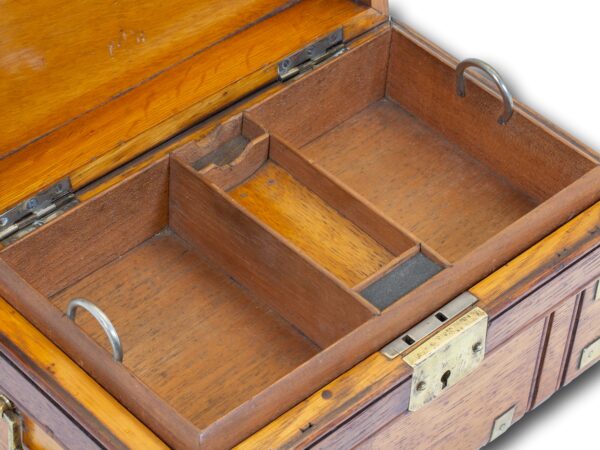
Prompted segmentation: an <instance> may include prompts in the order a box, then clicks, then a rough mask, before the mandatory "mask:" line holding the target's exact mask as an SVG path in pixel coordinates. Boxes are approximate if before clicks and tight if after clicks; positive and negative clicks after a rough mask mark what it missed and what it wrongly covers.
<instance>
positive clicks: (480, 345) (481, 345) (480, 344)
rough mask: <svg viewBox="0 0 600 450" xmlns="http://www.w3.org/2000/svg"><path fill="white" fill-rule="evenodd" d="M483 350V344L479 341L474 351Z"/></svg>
mask: <svg viewBox="0 0 600 450" xmlns="http://www.w3.org/2000/svg"><path fill="white" fill-rule="evenodd" d="M481 350H483V344H482V343H481V342H477V343H476V344H474V345H473V353H479V352H480V351H481Z"/></svg>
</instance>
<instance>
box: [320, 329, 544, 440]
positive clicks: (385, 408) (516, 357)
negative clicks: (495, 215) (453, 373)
mask: <svg viewBox="0 0 600 450" xmlns="http://www.w3.org/2000/svg"><path fill="white" fill-rule="evenodd" d="M544 330H545V319H544V320H539V321H537V322H536V323H534V324H533V325H532V326H531V327H528V328H527V329H525V330H524V331H522V332H521V333H519V334H518V335H516V336H515V337H513V338H512V339H510V340H508V341H507V342H506V343H505V344H503V345H502V346H501V347H499V348H497V349H495V350H494V351H493V352H492V353H490V354H489V355H486V358H485V360H484V362H483V363H482V365H481V366H480V367H479V368H478V369H477V370H476V371H475V372H473V373H472V374H471V375H469V376H467V377H466V378H464V379H463V380H461V381H460V382H459V383H458V384H456V385H454V386H452V387H451V388H449V389H448V391H447V392H445V393H444V394H443V395H442V396H440V397H439V398H438V399H436V400H434V401H433V402H432V403H430V404H429V405H427V406H426V407H424V408H422V409H420V410H418V411H416V412H408V411H406V408H405V407H404V408H403V407H402V406H401V404H402V403H405V402H406V401H407V399H406V396H407V395H408V391H409V390H408V389H405V386H404V385H402V386H400V387H399V388H397V389H396V391H397V393H396V394H395V393H394V392H392V393H390V394H388V395H387V396H385V397H383V398H382V399H381V400H379V401H378V402H377V403H375V404H373V405H372V406H371V407H369V408H367V409H366V410H364V411H363V412H362V413H360V414H358V415H357V416H355V417H354V418H353V419H352V420H351V421H349V422H348V423H346V424H345V425H344V426H342V427H340V428H339V429H338V430H337V431H335V432H334V433H332V434H330V435H328V436H327V437H326V438H325V439H323V440H322V441H320V442H319V443H318V444H317V445H316V447H317V448H323V449H325V448H348V447H351V446H352V447H354V446H358V447H359V448H366V449H371V448H372V449H379V448H410V449H431V448H435V449H446V448H447V449H456V448H479V447H481V446H482V445H484V444H486V443H487V442H489V441H490V439H491V436H492V429H493V428H494V422H495V421H496V419H498V418H499V417H501V416H503V414H505V413H509V415H512V420H511V421H510V422H511V423H512V422H514V421H516V420H517V419H519V418H520V417H522V416H523V415H524V414H525V413H526V412H527V410H528V408H529V404H530V398H531V393H532V386H533V384H534V379H535V377H536V372H537V361H538V354H539V351H540V349H541V346H542V345H543V341H544V340H543V336H544ZM409 382H410V381H409ZM409 382H407V383H404V384H408V383H409ZM390 403H395V404H396V406H400V407H399V408H398V409H402V410H403V412H400V413H398V416H397V417H396V418H394V419H392V420H391V421H387V423H385V420H384V423H378V420H380V419H382V418H384V417H389V415H388V414H387V413H388V412H389V411H391V410H393V409H394V408H395V405H393V404H390ZM509 425H510V423H508V424H507V425H505V427H504V428H503V429H502V431H505V430H506V429H507V428H508V426H509ZM498 428H499V426H498ZM369 434H370V437H368V436H369ZM365 437H366V439H365Z"/></svg>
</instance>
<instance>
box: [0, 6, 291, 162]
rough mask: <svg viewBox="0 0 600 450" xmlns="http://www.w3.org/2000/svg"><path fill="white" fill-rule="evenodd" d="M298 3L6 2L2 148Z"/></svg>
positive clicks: (2, 13)
mask: <svg viewBox="0 0 600 450" xmlns="http://www.w3.org/2000/svg"><path fill="white" fill-rule="evenodd" d="M293 3H295V2H293V1H289V0H253V1H250V2H249V1H243V0H234V1H232V2H227V3H223V2H218V1H208V2H207V1H204V2H199V3H198V2H190V1H188V0H178V1H174V2H167V3H157V2H154V1H148V0H147V1H142V2H140V1H127V0H126V1H122V2H119V3H118V4H115V3H113V2H109V1H99V2H98V1H96V2H78V3H76V4H72V3H69V2H65V1H60V0H59V1H35V2H28V3H27V4H22V3H20V2H8V3H4V4H3V5H2V8H1V9H0V29H1V30H2V34H1V35H2V36H3V39H2V41H3V43H4V45H3V46H2V48H1V50H0V67H1V68H2V70H1V71H0V74H1V76H0V90H1V91H2V92H3V93H4V95H6V98H4V101H3V102H2V104H1V106H0V108H1V109H0V118H1V119H0V126H2V129H4V130H5V131H6V133H5V134H3V136H2V138H1V140H0V148H1V149H2V150H1V151H0V157H1V156H3V155H4V154H6V153H7V152H9V151H10V150H13V149H14V148H16V147H19V146H21V145H25V144H26V143H27V142H28V141H29V140H31V139H33V138H36V137H38V136H39V135H41V134H43V133H46V132H48V131H49V130H52V129H53V128H55V127H57V126H59V125H60V124H62V123H64V122H65V121H67V120H69V119H71V118H73V117H76V116H78V115H80V114H82V113H83V112H85V111H88V110H90V109H92V108H94V107H97V106H98V105H99V104H101V103H103V102H106V101H108V100H110V99H111V98H112V97H113V96H116V95H119V94H120V93H122V91H124V90H126V89H129V88H131V87H132V86H135V85H136V84H138V83H140V82H142V81H144V80H146V79H148V78H149V77H151V76H152V75H154V74H156V73H158V72H161V71H163V70H165V69H168V68H169V67H170V66H172V65H173V64H176V63H178V62H180V61H181V60H182V59H184V58H186V57H189V56H190V55H193V54H195V53H197V52H199V51H202V50H203V49H206V48H207V47H209V46H212V45H214V44H215V43H217V42H219V41H221V40H223V39H225V38H226V37H228V36H229V35H231V34H233V33H236V32H239V31H240V29H242V28H245V27H248V26H250V25H252V24H253V23H256V22H258V21H260V20H263V19H264V18H266V17H267V16H269V15H272V14H275V13H277V12H279V10H281V9H283V8H287V7H289V6H291V5H292V4H293ZM34 11H35V13H32V12H34ZM92 24H93V26H91V25H92Z"/></svg>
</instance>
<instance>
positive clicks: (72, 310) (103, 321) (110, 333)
mask: <svg viewBox="0 0 600 450" xmlns="http://www.w3.org/2000/svg"><path fill="white" fill-rule="evenodd" d="M77 308H83V309H85V310H86V311H87V312H89V313H90V314H91V315H92V316H94V319H96V320H97V321H98V323H99V324H100V326H101V327H102V329H103V330H104V332H105V333H106V337H108V341H109V342H110V346H111V347H112V351H113V359H114V360H115V361H117V362H123V347H122V346H121V339H120V338H119V335H118V334H117V330H116V329H115V327H114V326H113V324H112V322H111V321H110V319H109V318H108V316H107V315H106V314H104V312H103V311H102V310H101V309H100V308H98V307H97V306H96V305H94V304H93V303H92V302H90V301H89V300H86V299H84V298H76V299H73V300H71V301H70V302H69V306H68V307H67V317H68V318H69V319H71V320H72V321H75V314H76V313H77Z"/></svg>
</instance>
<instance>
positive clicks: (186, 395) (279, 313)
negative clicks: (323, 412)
mask: <svg viewBox="0 0 600 450" xmlns="http://www.w3.org/2000/svg"><path fill="white" fill-rule="evenodd" d="M352 37H353V36H352V34H351V35H350V36H347V38H346V40H347V41H349V42H347V43H346V46H347V49H346V48H344V50H346V51H340V52H339V54H337V55H336V57H334V58H332V59H331V60H330V61H328V62H326V63H324V64H321V65H320V66H319V67H318V68H315V69H314V70H313V71H311V72H310V73H308V74H306V75H303V76H301V77H298V78H297V79H295V80H293V81H289V82H286V83H284V84H279V83H278V84H277V85H276V86H272V87H270V88H268V89H267V90H265V91H263V92H262V93H260V94H259V95H258V96H257V97H255V98H253V99H248V100H246V101H243V102H241V103H239V104H237V105H235V106H233V107H232V108H231V109H230V110H228V111H225V112H223V113H222V114H221V115H219V116H216V117H215V118H212V119H211V120H210V121H209V122H208V123H207V124H201V125H200V126H199V128H197V129H195V130H193V131H192V132H191V133H188V134H187V135H185V136H182V137H179V138H177V139H175V140H174V141H171V142H169V143H168V144H167V145H166V146H163V147H159V148H157V149H155V150H154V151H153V152H150V153H149V154H147V155H146V156H144V158H142V159H141V160H138V161H134V162H132V163H130V165H129V166H125V167H123V168H122V169H120V171H117V172H116V173H112V174H110V175H109V176H108V177H107V178H104V179H97V180H95V181H94V184H92V185H89V186H86V188H85V189H84V190H83V191H81V192H79V194H80V199H81V200H82V202H81V204H79V205H78V206H76V207H74V208H72V209H70V210H68V211H67V212H65V213H64V214H62V215H61V216H60V217H58V218H56V219H55V220H52V221H50V222H49V223H47V224H45V225H43V226H41V227H40V228H39V229H38V230H36V231H33V232H31V233H29V234H27V235H25V236H23V237H21V238H20V239H17V240H9V241H5V244H6V246H5V248H4V249H3V250H1V251H0V295H2V296H3V297H5V298H6V299H7V300H9V301H10V303H11V304H12V305H14V306H15V307H16V308H17V309H18V310H19V311H20V312H21V313H22V314H24V315H25V316H26V317H27V318H28V319H29V320H30V321H31V322H32V323H33V324H35V325H36V326H37V327H38V328H40V329H41V330H42V331H43V332H44V333H45V334H46V335H47V336H49V337H50V338H51V339H52V341H54V342H55V343H57V344H58V345H59V346H60V347H61V348H62V349H63V350H64V351H65V352H66V353H67V354H69V355H70V356H71V357H72V358H73V359H74V360H75V361H76V362H77V363H78V364H79V365H80V366H81V367H83V368H84V369H85V370H86V371H87V372H88V373H90V374H91V375H92V376H93V377H94V378H95V379H96V380H98V381H99V382H100V383H101V384H102V385H103V386H104V387H105V388H106V389H107V390H108V391H109V392H110V393H112V394H113V395H114V396H115V397H116V398H118V399H119V401H120V402H122V403H123V404H124V405H125V406H126V407H127V408H128V409H129V410H131V411H132V412H133V413H134V414H135V415H136V416H137V417H139V418H140V419H141V420H142V421H143V422H145V423H146V424H147V425H149V426H150V427H151V428H152V429H153V430H154V431H155V432H156V433H158V434H159V436H160V437H161V438H162V439H164V440H165V442H167V443H168V444H169V445H171V446H174V447H182V448H198V447H203V446H207V447H211V448H212V447H226V446H231V445H233V444H236V443H237V442H239V441H241V440H242V439H244V438H245V437H247V436H248V435H250V434H251V433H252V432H254V431H256V430H258V429H259V428H260V427H262V426H264V425H265V424H266V423H268V422H269V421H270V420H273V419H274V418H275V417H277V416H278V415H280V414H281V413H283V412H284V411H286V410H287V409H289V408H290V407H291V406H293V405H294V404H296V403H298V402H299V401H301V400H303V399H305V398H306V397H308V396H309V395H310V394H312V393H313V392H314V391H315V390H317V389H318V388H319V387H321V386H323V385H324V384H325V383H327V382H328V381H330V380H332V379H333V378H335V377H337V376H338V375H340V374H341V373H343V372H344V371H346V370H348V369H349V368H351V367H352V366H353V365H355V364H356V363H358V362H359V361H361V360H362V359H364V358H365V357H366V356H368V355H369V354H370V353H372V352H374V351H376V350H378V349H380V348H381V347H382V346H384V345H385V344H386V343H388V342H389V341H391V340H392V339H394V338H395V337H397V336H398V335H399V334H400V333H401V332H402V331H404V330H407V329H408V328H410V327H411V326H412V325H414V324H416V323H417V322H419V321H420V320H422V319H423V318H425V317H426V316H428V315H429V314H431V313H432V312H435V311H436V310H438V309H439V308H440V307H442V306H443V305H444V304H445V303H447V302H448V301H449V300H450V299H452V298H454V297H456V296H457V295H459V294H460V293H461V292H463V291H464V290H466V289H468V288H469V287H470V286H471V285H473V284H474V283H476V282H477V281H479V280H481V279H482V278H483V277H485V276H486V275H488V274H489V273H491V272H492V271H493V270H495V269H497V268H498V267H500V266H501V265H502V264H504V263H505V262H507V261H508V260H509V259H511V258H513V257H514V256H516V255H517V254H518V253H520V252H522V251H523V250H525V249H527V248H528V247H530V246H531V245H532V244H533V243H535V242H537V241H539V240H540V239H541V238H542V237H544V236H545V235H547V234H548V233H549V232H551V231H552V230H554V229H556V228H557V227H559V226H560V225H561V224H563V223H564V222H565V221H567V220H568V219H569V218H571V217H572V216H573V215H574V214H576V213H578V212H580V211H582V210H583V209H584V208H586V207H587V206H589V205H591V204H593V203H594V202H595V201H598V200H599V199H600V195H599V193H600V168H599V167H598V161H597V160H595V159H594V158H593V157H592V156H590V154H589V152H588V149H587V148H586V147H585V146H583V145H581V144H579V143H578V142H576V141H575V140H573V139H572V138H570V137H569V136H567V135H566V134H564V133H562V132H560V131H557V130H556V129H555V128H551V127H550V126H549V125H548V124H547V123H546V122H544V121H543V120H542V119H541V118H539V117H538V116H537V115H535V114H534V113H533V112H531V111H530V110H528V109H527V108H525V107H524V106H522V105H520V104H518V103H517V104H516V105H515V107H514V115H513V117H512V118H511V119H510V121H509V122H508V123H507V124H505V125H501V124H499V123H498V122H497V117H498V115H499V114H500V111H501V110H502V100H501V99H500V98H499V96H498V95H497V94H496V93H495V91H494V88H493V86H491V85H489V83H487V82H486V81H483V79H482V78H481V77H471V76H469V77H468V81H467V95H466V97H460V96H457V95H456V85H455V83H456V73H455V65H456V64H455V61H454V60H453V59H451V58H450V57H449V56H448V55H446V54H445V53H443V52H441V51H440V50H439V49H437V48H435V47H433V46H431V45H429V44H427V43H426V42H424V41H423V40H422V39H421V38H420V37H419V36H417V35H416V34H415V33H413V32H412V31H410V30H409V29H407V28H404V27H399V26H391V25H389V24H384V25H382V26H379V27H378V28H376V29H374V30H372V31H371V32H369V33H367V34H366V35H364V36H361V37H358V38H356V39H354V40H352V39H351V38H352ZM153 120H154V119H153ZM156 120H158V119H156ZM183 123H184V122H181V123H180V125H179V126H181V124H183ZM185 124H187V122H185ZM36 145H37V144H36ZM109 147H111V148H112V141H111V143H110V145H109ZM28 151H30V150H28ZM18 154H19V153H17V155H18ZM133 154H135V152H133ZM131 156H132V154H131V153H130V154H129V155H128V157H131ZM87 157H90V158H91V157H93V155H91V154H88V155H87V156H86V158H87ZM10 158H11V156H10V155H8V159H10ZM2 162H3V161H0V165H1V164H2ZM88 169H89V167H88ZM88 169H86V170H88ZM93 170H95V169H93ZM102 170H103V171H106V170H108V169H107V168H104V169H102ZM96 174H98V172H96ZM75 187H76V188H77V187H78V186H77V185H75ZM15 192H17V191H15ZM26 193H27V192H24V191H18V195H20V196H22V195H24V194H26ZM7 198H8V197H7ZM14 198H16V197H13V199H14ZM6 202H9V200H6ZM74 298H85V299H88V300H90V301H92V302H93V303H94V304H95V305H96V306H98V307H99V308H100V309H101V310H102V311H104V313H106V315H107V316H108V317H109V319H110V321H111V322H112V324H113V325H114V327H115V328H116V330H117V332H118V334H119V336H120V339H121V342H122V345H123V349H124V359H123V361H122V363H120V362H118V361H113V359H112V357H111V354H110V346H109V345H108V344H107V342H106V337H105V335H104V332H103V330H102V329H101V328H100V327H99V326H98V324H97V322H96V321H95V320H93V318H92V317H91V316H83V315H82V317H81V318H78V319H77V323H76V324H75V323H73V322H72V321H70V320H68V318H67V317H65V312H66V310H67V305H68V303H69V302H70V301H71V300H72V299H74Z"/></svg>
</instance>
